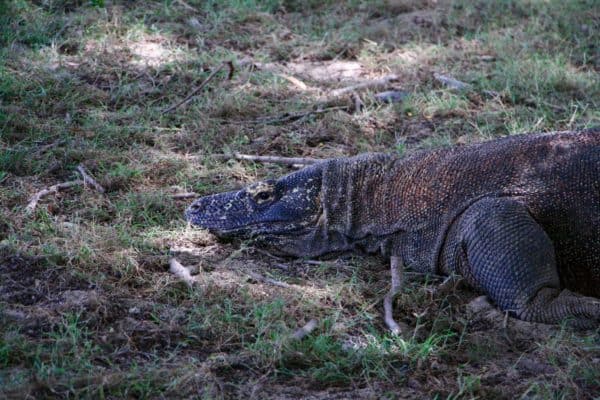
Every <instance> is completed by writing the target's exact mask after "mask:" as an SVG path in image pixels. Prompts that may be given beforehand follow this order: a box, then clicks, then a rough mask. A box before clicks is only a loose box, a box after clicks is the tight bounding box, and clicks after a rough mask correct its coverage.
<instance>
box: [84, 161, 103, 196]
mask: <svg viewBox="0 0 600 400" xmlns="http://www.w3.org/2000/svg"><path fill="white" fill-rule="evenodd" d="M77 171H78V172H79V173H80V174H81V176H82V177H83V182H84V184H86V185H90V186H92V187H93V188H94V189H96V190H97V191H98V192H100V193H105V192H106V190H105V189H104V188H103V187H102V185H100V184H99V183H98V182H96V180H95V179H94V178H93V177H92V175H90V174H89V173H88V172H87V171H86V170H85V167H84V166H83V165H82V164H79V165H78V166H77Z"/></svg>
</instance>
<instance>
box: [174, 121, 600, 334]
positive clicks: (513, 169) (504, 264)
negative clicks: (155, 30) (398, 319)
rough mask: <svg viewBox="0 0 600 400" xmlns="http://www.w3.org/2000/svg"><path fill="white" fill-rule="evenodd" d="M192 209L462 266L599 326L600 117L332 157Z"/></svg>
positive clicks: (447, 268) (326, 246) (397, 281)
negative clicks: (557, 127)
mask: <svg viewBox="0 0 600 400" xmlns="http://www.w3.org/2000/svg"><path fill="white" fill-rule="evenodd" d="M186 218H187V219H188V220H189V221H190V222H191V223H192V224H193V225H196V226H199V227H203V228H207V229H209V230H210V231H212V232H213V233H215V234H217V235H218V236H225V237H227V236H229V237H242V238H250V237H252V238H255V239H256V240H257V241H258V242H259V243H260V244H263V245H265V246H268V247H270V248H272V249H273V250H275V251H277V252H280V253H285V254H289V255H293V256H299V257H302V256H304V257H313V256H319V255H322V254H325V253H329V252H334V251H347V250H355V249H361V250H366V251H369V252H376V251H380V252H382V253H383V254H384V255H386V256H389V257H390V258H391V265H392V277H393V279H392V289H391V290H390V293H389V294H388V296H386V299H385V302H384V307H385V309H386V322H387V323H388V326H390V328H391V329H392V330H393V331H398V326H397V325H396V324H395V322H394V321H393V319H392V318H391V304H392V301H391V300H392V299H393V296H394V295H395V294H396V293H397V291H398V290H399V288H400V285H401V280H402V276H401V272H402V265H403V264H404V265H408V266H410V267H412V268H414V269H416V270H419V271H423V272H432V273H441V274H451V273H457V274H460V275H462V276H464V277H465V278H466V280H467V281H468V282H469V283H470V284H471V285H473V286H474V287H476V288H478V289H480V290H481V291H483V292H484V293H486V294H487V295H488V297H489V298H490V299H491V300H492V301H493V302H494V303H495V304H497V306H498V307H499V308H500V309H502V310H504V311H508V312H510V313H511V314H512V315H514V316H516V317H518V318H521V319H524V320H528V321H536V322H544V323H559V322H561V321H562V320H564V319H565V318H570V319H571V320H572V322H573V323H574V324H575V325H577V326H581V327H598V326H600V300H599V299H598V297H600V128H594V129H589V130H585V131H580V132H555V133H544V134H530V135H520V136H513V137H509V138H503V139H499V140H494V141H490V142H486V143H481V144H476V145H472V146H465V147H454V148H445V149H439V150H434V151H428V152H421V153H418V154H415V155H413V156H410V157H405V158H400V157H396V156H394V155H386V154H364V155H360V156H357V157H351V158H341V159H332V160H327V161H324V162H322V163H319V164H315V165H313V166H310V167H308V168H305V169H303V170H301V171H298V172H295V173H293V174H290V175H287V176H284V177H282V178H280V179H278V180H269V181H264V182H259V183H257V184H254V185H250V186H248V187H246V188H244V189H241V190H239V191H234V192H228V193H222V194H216V195H212V196H207V197H203V198H200V199H198V200H196V201H195V202H194V203H193V204H192V205H191V206H190V207H189V208H188V210H187V211H186Z"/></svg>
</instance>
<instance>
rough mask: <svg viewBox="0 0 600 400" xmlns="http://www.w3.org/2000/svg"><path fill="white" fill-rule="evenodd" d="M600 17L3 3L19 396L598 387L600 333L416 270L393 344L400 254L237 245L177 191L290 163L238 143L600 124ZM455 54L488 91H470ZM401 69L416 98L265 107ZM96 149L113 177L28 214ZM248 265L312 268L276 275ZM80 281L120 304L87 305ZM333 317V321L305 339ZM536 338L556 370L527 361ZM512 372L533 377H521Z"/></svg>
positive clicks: (1, 317) (365, 96) (539, 392)
mask: <svg viewBox="0 0 600 400" xmlns="http://www.w3.org/2000/svg"><path fill="white" fill-rule="evenodd" d="M190 7H191V8H193V10H192V9H190ZM598 15H600V9H599V7H598V5H597V4H596V2H595V1H593V0H568V1H558V0H550V1H541V0H539V1H538V0H523V1H516V0H504V1H502V2H500V3H498V2H495V3H494V2H488V1H476V2H471V1H463V0H447V1H446V0H445V1H439V2H421V1H416V0H415V1H413V0H405V1H388V0H381V1H379V0H378V1H375V2H367V1H357V0H351V1H346V2H341V3H340V2H333V1H312V0H311V1H309V2H299V1H294V0H272V1H254V0H222V1H221V0H214V1H208V2H207V1H200V0H187V1H185V2H179V1H147V2H121V3H119V2H117V3H115V2H104V1H96V0H95V1H71V0H50V1H43V2H39V1H31V0H9V1H5V2H2V3H0V216H1V217H2V218H1V219H0V275H1V276H2V279H0V281H1V282H2V283H1V284H0V299H2V300H0V383H1V385H2V389H0V393H2V395H4V393H3V392H2V391H5V392H6V393H7V394H8V395H10V396H13V397H25V396H26V395H30V396H32V397H55V398H65V397H70V398H111V397H113V398H124V397H135V398H159V397H161V396H163V397H168V398H178V397H179V398H184V397H200V398H207V399H214V398H231V397H249V398H252V393H254V396H255V397H256V395H257V393H258V394H260V395H261V396H263V397H265V398H267V397H269V396H270V397H273V396H275V395H282V396H283V395H286V396H288V397H290V398H292V397H294V398H299V397H303V396H307V395H313V394H314V396H316V397H319V396H321V397H326V396H327V394H331V393H330V392H328V391H332V392H335V391H338V392H339V391H342V392H340V393H343V395H342V394H341V395H340V396H345V397H356V398H361V396H362V397H369V396H371V397H373V396H374V394H382V393H383V394H386V395H389V397H390V398H394V396H397V395H399V394H400V395H403V394H407V393H408V394H409V395H414V396H415V397H423V398H440V399H442V398H490V397H498V398H515V397H527V396H530V397H536V398H570V397H578V396H579V397H580V398H586V397H591V396H592V394H593V393H596V392H597V391H598V388H599V383H598V382H599V379H600V378H599V377H598V373H597V370H598V368H597V362H596V361H595V360H597V358H598V354H599V351H600V350H599V349H598V341H597V336H594V334H593V333H591V334H584V333H576V332H571V331H568V330H565V331H562V330H560V329H558V331H557V332H555V333H554V334H551V335H550V336H548V337H546V338H542V339H539V340H538V339H534V338H530V339H523V338H519V339H518V340H515V341H514V342H508V341H507V340H506V338H505V335H504V333H503V332H500V331H499V329H495V328H494V327H489V326H485V325H481V323H480V324H479V325H478V323H477V322H476V321H475V322H473V320H471V319H470V317H469V316H468V315H467V313H466V312H465V305H466V303H468V301H469V300H470V299H471V298H473V297H474V296H475V294H474V293H471V292H469V291H468V290H459V291H458V292H456V293H453V294H451V295H449V296H447V297H445V298H438V297H435V296H432V295H431V289H432V287H435V283H432V282H431V280H430V279H429V278H423V279H421V278H419V277H416V278H414V279H413V278H411V279H410V280H409V282H408V283H407V286H406V288H405V290H404V292H403V293H402V295H401V296H399V298H398V300H397V304H396V315H397V317H398V319H400V320H401V321H402V322H404V323H406V324H408V325H409V326H411V327H413V328H415V327H416V328H417V329H416V330H415V331H414V332H413V331H410V332H407V333H406V335H405V336H404V337H403V338H395V337H391V336H390V335H388V334H387V332H386V330H385V327H384V324H383V321H382V317H381V311H382V310H381V299H382V297H383V295H384V294H385V292H386V290H387V282H388V275H387V266H386V263H385V262H384V261H382V260H380V259H378V258H376V257H366V258H365V257H360V256H355V257H352V258H349V259H348V258H341V259H334V260H327V261H323V262H320V263H319V264H314V263H312V262H306V261H305V260H300V261H298V260H296V261H293V260H275V259H272V258H270V257H268V256H265V255H263V254H261V253H256V252H254V251H253V248H252V246H249V247H248V244H246V243H242V244H241V245H240V244H239V243H235V242H233V243H223V242H217V241H216V240H215V239H214V238H213V237H210V236H207V235H206V234H205V233H203V232H198V231H191V230H188V229H186V228H185V227H184V225H185V224H184V221H183V218H182V212H183V210H184V208H185V207H186V205H187V204H188V200H185V201H180V200H174V199H173V198H172V197H171V194H174V193H180V192H186V191H195V192H196V193H198V194H201V195H203V194H210V193H216V192H220V191H225V190H231V189H233V188H236V187H239V186H241V185H243V184H246V183H249V182H253V181H256V180H258V179H262V178H265V177H275V176H279V175H281V174H284V173H287V172H289V171H290V169H288V168H287V167H283V166H278V165H270V164H260V163H251V162H239V161H236V160H224V159H223V158H220V157H218V156H216V155H219V154H223V153H226V154H229V153H233V152H240V153H248V154H261V155H262V154H271V155H281V156H303V157H316V158H327V157H334V156H346V155H353V154H357V153H360V152H364V151H384V152H396V153H398V154H402V155H404V154H411V153H413V152H415V151H417V150H419V149H423V148H435V147H440V146H449V145H455V144H465V143H470V142H477V141H482V140H490V139H493V138H496V137H499V136H505V135H511V134H516V133H523V132H527V131H550V130H563V129H576V128H585V127H589V126H594V125H598V124H599V123H600V107H599V101H600V100H599V99H600V80H598V72H599V68H600V53H599V49H598V43H599V42H600V37H599V35H600V33H599V32H600V26H599V20H598ZM224 61H233V62H234V65H235V70H234V74H233V76H232V77H231V79H229V77H228V73H227V71H226V70H223V71H221V72H220V73H219V74H217V75H216V76H215V77H214V79H212V80H211V81H210V82H209V83H208V84H207V85H206V87H204V89H203V90H202V91H201V92H200V93H199V94H198V96H197V97H195V98H194V99H193V100H192V101H191V102H190V103H189V104H187V105H185V106H181V107H179V108H177V109H176V110H175V111H174V112H172V113H168V114H163V113H162V111H163V110H164V109H165V108H167V107H168V106H170V105H172V104H174V103H176V102H177V101H179V100H181V99H183V98H184V97H185V96H186V95H187V94H188V93H190V91H191V90H192V88H194V87H197V86H198V85H199V84H200V83H201V82H202V81H203V80H205V79H206V78H207V77H208V76H209V74H210V73H211V71H213V70H214V69H215V68H216V67H218V66H219V65H221V63H222V62H224ZM356 64H360V65H361V67H362V69H361V71H360V73H358V74H356V75H352V74H353V73H354V72H352V71H353V70H352V68H353V66H356ZM299 66H301V67H304V68H307V69H308V70H311V68H314V67H315V66H320V67H323V66H337V67H339V68H346V69H347V70H346V73H347V74H348V76H349V77H347V76H346V77H344V76H342V77H341V78H340V77H338V76H336V72H335V71H334V72H331V71H328V72H325V73H321V75H320V76H317V73H316V72H314V70H313V71H312V73H309V72H302V71H299V70H297V69H294V68H299ZM340 66H341V67H340ZM348 71H349V72H348ZM434 72H438V73H444V74H447V75H451V76H453V77H454V78H456V79H459V80H461V81H463V82H466V83H468V84H469V85H470V89H469V90H466V91H461V92H457V91H454V90H452V89H449V88H446V87H444V86H443V85H441V84H440V83H439V82H437V81H436V80H435V79H434V78H433V73H434ZM390 73H395V74H398V75H399V76H400V79H399V81H398V82H396V83H394V84H393V85H392V86H393V87H394V88H396V89H401V90H403V91H406V92H408V93H409V96H407V98H406V99H405V100H404V101H403V102H402V103H399V104H392V105H387V104H379V103H377V102H376V101H374V100H373V99H372V97H371V95H372V94H373V93H372V92H371V91H366V92H360V95H361V98H362V100H363V102H364V105H365V106H364V108H363V109H362V110H361V111H360V112H348V111H345V110H339V111H331V112H327V113H323V114H314V115H311V116H309V117H306V118H302V119H300V120H296V121H289V122H271V123H265V122H264V119H269V118H272V119H277V118H279V117H282V116H285V115H286V113H298V112H304V111H309V110H313V109H314V108H315V107H316V106H317V105H319V104H325V106H349V107H350V109H351V108H352V107H353V106H354V102H353V100H351V99H350V98H345V97H344V98H339V99H328V98H327V97H328V96H327V94H328V93H329V92H330V90H331V89H333V88H337V87H343V86H346V85H349V84H352V83H356V82H357V81H361V80H364V79H369V78H375V77H380V76H383V75H387V74H390ZM286 76H287V77H286ZM290 76H291V77H294V78H297V79H299V80H301V81H302V83H304V84H305V85H306V86H307V87H308V88H309V89H307V90H305V89H302V88H301V85H300V86H298V84H297V83H294V82H292V81H290V80H289V79H288V78H289V77H290ZM390 88H391V87H390ZM261 121H262V122H261ZM81 163H83V164H84V165H85V166H86V168H87V169H88V170H89V171H90V173H91V174H92V175H93V176H94V177H95V178H96V179H97V180H98V182H99V183H100V184H101V185H103V186H104V187H105V189H106V193H105V194H101V193H98V192H96V191H94V190H93V189H91V188H82V187H77V188H71V189H67V190H64V191H61V192H60V193H58V194H53V195H50V196H47V197H44V198H43V199H42V200H41V201H40V203H39V205H38V207H37V209H36V211H35V212H34V213H32V214H31V215H26V214H25V213H24V208H25V206H26V205H27V203H28V201H29V199H30V198H31V196H32V195H33V194H34V193H36V192H37V191H39V190H41V189H43V188H45V187H48V186H51V185H54V184H56V183H59V182H65V181H69V180H73V179H77V178H79V176H78V174H77V172H76V171H75V168H76V166H77V165H79V164H81ZM177 247H182V248H188V249H190V248H191V249H195V251H196V252H197V254H195V255H193V256H189V259H186V260H185V264H186V265H190V266H192V267H194V268H195V269H196V270H197V272H198V274H197V275H196V276H197V278H198V281H199V283H198V285H197V286H196V287H195V288H193V289H190V288H188V287H187V286H185V285H184V284H182V283H181V282H179V281H177V280H176V279H175V278H174V277H173V276H172V274H170V273H169V272H168V268H169V267H168V259H169V256H170V248H177ZM178 257H179V256H178ZM249 269H251V270H252V271H255V272H260V273H261V274H263V275H264V276H269V277H272V278H273V279H278V280H281V281H284V282H286V283H288V284H289V285H290V287H288V288H279V287H275V286H270V285H268V284H265V283H261V282H256V281H254V280H253V279H252V278H251V277H249V275H248V270H249ZM73 291H82V292H83V293H85V294H86V296H91V297H90V298H92V297H93V298H95V299H96V300H94V301H89V302H86V301H81V302H80V303H72V302H71V303H69V302H68V301H67V300H65V299H66V297H65V296H67V297H68V296H70V295H71V296H73V294H72V293H73ZM94 296H95V297H94ZM312 318H315V319H317V320H318V326H317V328H316V329H315V330H314V331H313V332H312V333H311V334H310V335H308V336H307V337H305V338H304V339H303V340H301V341H294V340H291V339H290V337H291V335H292V334H293V333H294V332H295V330H296V329H297V328H298V327H300V326H302V325H303V324H304V323H306V322H307V321H308V320H310V319H312ZM482 336H483V337H484V338H485V339H482ZM522 357H527V358H528V359H532V360H534V362H535V363H539V364H543V365H550V366H552V367H554V368H555V369H554V370H553V371H554V372H553V373H548V374H542V375H539V374H538V375H539V376H538V375H535V374H528V372H527V371H526V370H520V369H519V368H521V367H520V366H519V364H518V360H519V359H520V358H522ZM498 368H501V369H502V371H503V372H505V371H517V372H518V373H519V374H520V375H518V376H517V377H516V378H515V377H512V378H510V379H508V378H506V379H504V380H503V379H499V378H497V376H496V375H494V373H493V371H497V370H498ZM198 371H202V373H199V372H198ZM503 376H504V375H503ZM433 378H435V379H433ZM261 385H262V386H261ZM491 387H493V389H492V388H491ZM361 390H362V391H361ZM0 397H1V395H0Z"/></svg>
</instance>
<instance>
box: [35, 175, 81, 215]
mask: <svg viewBox="0 0 600 400" xmlns="http://www.w3.org/2000/svg"><path fill="white" fill-rule="evenodd" d="M83 184H84V181H82V180H80V179H77V180H75V181H69V182H63V183H58V184H56V185H53V186H50V187H49V188H46V189H43V190H40V191H39V192H37V193H36V194H34V195H33V196H32V197H31V199H30V200H29V203H28V204H27V207H25V213H27V214H31V213H32V212H33V211H34V210H35V208H36V207H37V204H38V202H39V201H40V200H41V199H42V197H45V196H48V195H50V194H53V193H58V192H59V191H60V190H64V189H68V188H71V187H73V186H79V185H83Z"/></svg>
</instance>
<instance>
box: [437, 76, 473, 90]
mask: <svg viewBox="0 0 600 400" xmlns="http://www.w3.org/2000/svg"><path fill="white" fill-rule="evenodd" d="M433 77H434V78H435V79H436V80H437V81H438V82H440V83H442V84H443V85H445V86H448V87H449V88H450V89H456V90H464V89H468V88H470V87H471V85H469V84H468V83H464V82H461V81H459V80H458V79H454V78H453V77H451V76H447V75H442V74H438V73H437V72H435V73H434V74H433Z"/></svg>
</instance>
